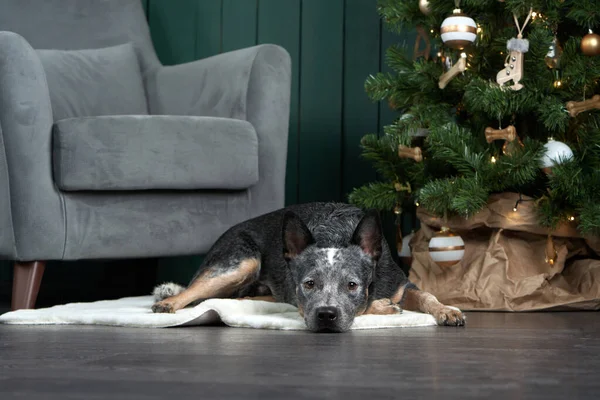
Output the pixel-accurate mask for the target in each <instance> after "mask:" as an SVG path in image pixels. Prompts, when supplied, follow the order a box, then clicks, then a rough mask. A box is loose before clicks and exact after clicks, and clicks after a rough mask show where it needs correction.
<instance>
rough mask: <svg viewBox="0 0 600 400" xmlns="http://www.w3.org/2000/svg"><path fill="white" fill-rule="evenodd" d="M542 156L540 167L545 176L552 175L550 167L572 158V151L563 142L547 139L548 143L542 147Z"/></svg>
mask: <svg viewBox="0 0 600 400" xmlns="http://www.w3.org/2000/svg"><path fill="white" fill-rule="evenodd" d="M544 149H545V152H544V156H543V157H542V159H541V160H540V161H541V167H542V170H543V171H544V172H545V173H546V174H550V173H552V167H554V166H555V165H557V164H560V163H562V162H564V161H567V160H570V159H572V158H573V151H572V150H571V148H570V147H569V146H567V145H566V144H564V143H563V142H559V141H557V140H554V139H553V138H548V143H546V144H545V145H544Z"/></svg>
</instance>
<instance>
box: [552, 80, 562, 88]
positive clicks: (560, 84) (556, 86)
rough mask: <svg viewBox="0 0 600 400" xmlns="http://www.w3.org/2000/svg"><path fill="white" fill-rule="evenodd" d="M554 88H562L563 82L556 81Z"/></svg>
mask: <svg viewBox="0 0 600 400" xmlns="http://www.w3.org/2000/svg"><path fill="white" fill-rule="evenodd" d="M554 87H555V88H557V89H558V88H560V87H562V81H560V80H556V81H554Z"/></svg>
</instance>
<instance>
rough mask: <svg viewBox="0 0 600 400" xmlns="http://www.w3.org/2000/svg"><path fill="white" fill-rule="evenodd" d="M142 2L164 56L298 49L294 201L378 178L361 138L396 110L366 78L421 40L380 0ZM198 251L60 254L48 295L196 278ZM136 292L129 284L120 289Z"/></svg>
mask: <svg viewBox="0 0 600 400" xmlns="http://www.w3.org/2000/svg"><path fill="white" fill-rule="evenodd" d="M141 1H142V2H143V4H144V7H145V9H146V12H147V16H148V21H149V25H150V29H151V33H152V39H153V42H154V45H155V47H156V51H157V53H158V55H159V57H160V59H161V61H162V62H163V63H165V64H178V63H183V62H188V61H192V60H196V59H200V58H204V57H208V56H212V55H215V54H219V53H222V52H226V51H230V50H235V49H239V48H243V47H247V46H253V45H256V44H260V43H275V44H279V45H281V46H283V47H284V48H286V49H287V51H288V52H289V53H290V54H291V57H292V65H293V80H292V99H291V116H290V130H289V149H288V163H287V181H286V203H287V204H292V203H297V202H307V201H313V200H328V201H329V200H342V201H344V200H346V198H347V194H348V193H349V191H350V190H351V189H352V188H353V187H355V186H358V185H361V184H363V183H364V182H368V181H369V180H372V179H374V178H375V173H374V172H373V170H372V169H371V167H370V166H369V164H368V163H365V162H364V161H363V160H361V159H360V158H359V155H360V148H359V140H360V138H361V137H362V136H363V135H364V134H366V133H375V132H381V130H382V129H381V128H382V126H383V125H384V124H387V123H389V122H390V121H391V120H392V119H393V118H394V116H395V114H394V113H393V112H392V111H391V110H390V109H389V108H388V107H387V106H385V105H383V106H380V105H379V104H375V103H373V102H371V101H370V100H369V99H368V98H367V96H366V94H365V92H364V89H363V84H364V81H365V79H366V78H367V76H368V75H369V74H373V73H376V72H378V71H380V70H382V69H383V70H385V69H386V67H385V63H384V51H385V49H386V48H387V47H388V46H389V45H391V44H393V43H400V44H402V43H403V41H406V44H408V45H409V46H410V47H411V49H412V44H413V43H414V34H412V33H409V34H407V35H404V37H403V38H400V37H398V36H396V35H392V34H390V33H388V32H387V31H385V30H383V29H382V25H381V22H380V20H379V18H378V16H377V13H376V0H141ZM388 219H389V220H390V221H391V217H389V218H388ZM390 221H388V222H390ZM199 260H200V257H178V258H168V259H161V260H158V261H157V260H141V261H135V262H134V261H130V262H115V263H87V262H78V263H53V264H51V265H50V266H49V267H48V269H47V272H46V276H45V279H44V284H43V285H42V292H41V294H40V296H42V297H44V296H45V298H46V299H55V298H60V296H61V293H66V291H68V290H73V292H71V293H72V296H71V297H70V298H72V297H75V298H86V299H87V298H90V297H94V296H96V295H98V294H97V293H96V292H99V293H106V292H107V290H108V289H107V287H110V288H112V287H121V286H124V287H126V286H127V285H129V287H131V291H132V293H133V292H136V293H137V292H140V291H141V292H143V291H144V290H146V289H147V287H148V283H147V281H148V277H150V278H152V279H151V280H152V281H154V279H156V280H157V281H163V280H176V281H180V282H185V281H187V280H188V279H189V277H190V276H191V275H192V273H193V271H194V270H195V269H196V267H197V263H198V262H199ZM156 265H158V270H157V271H156V268H155V267H156ZM155 274H156V275H155ZM10 280H11V273H10V267H9V265H8V263H6V264H4V267H1V266H0V295H1V296H2V297H4V298H5V299H6V298H7V297H8V293H9V289H10V283H11V282H10ZM111 280H114V281H115V284H114V285H113V284H111ZM117 282H120V285H121V286H119V284H117ZM140 282H142V283H140ZM102 283H104V284H105V285H104V286H103V285H102ZM91 289H98V290H97V291H96V292H94V291H92V290H91ZM127 294H128V292H127V290H126V289H123V290H120V291H117V292H114V294H113V296H117V295H127ZM99 296H102V295H99ZM49 301H50V300H49ZM50 302H51V301H50Z"/></svg>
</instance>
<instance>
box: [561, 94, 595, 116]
mask: <svg viewBox="0 0 600 400" xmlns="http://www.w3.org/2000/svg"><path fill="white" fill-rule="evenodd" d="M593 109H597V110H600V95H598V94H597V95H594V96H593V97H592V98H591V99H587V100H584V101H569V102H568V103H567V111H569V115H571V117H576V116H577V115H578V114H579V113H582V112H585V111H589V110H593Z"/></svg>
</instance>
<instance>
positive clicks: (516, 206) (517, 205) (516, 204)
mask: <svg viewBox="0 0 600 400" xmlns="http://www.w3.org/2000/svg"><path fill="white" fill-rule="evenodd" d="M522 201H523V195H522V194H521V193H519V200H517V202H516V203H515V206H514V207H513V211H515V212H516V211H517V208H519V203H520V202H522Z"/></svg>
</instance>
